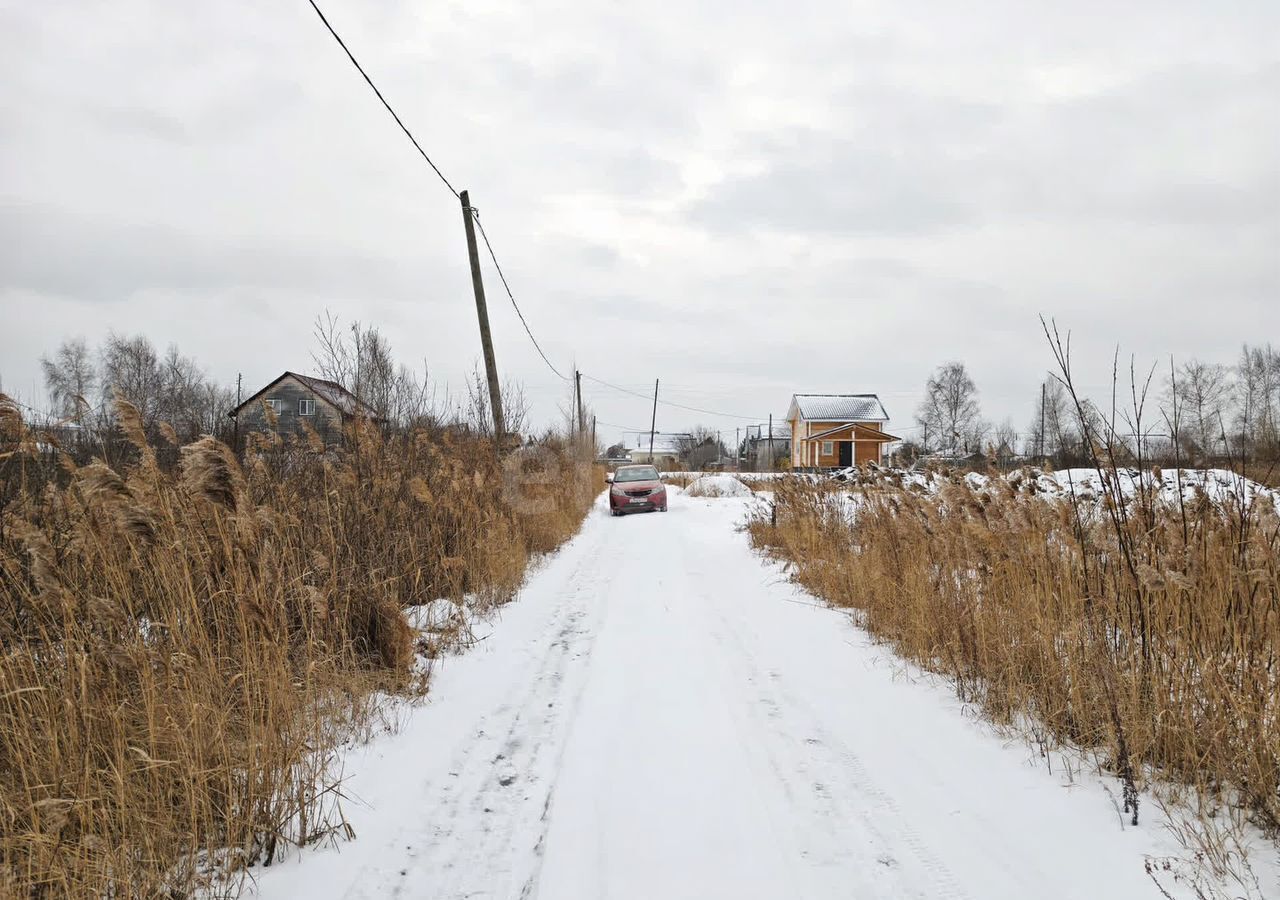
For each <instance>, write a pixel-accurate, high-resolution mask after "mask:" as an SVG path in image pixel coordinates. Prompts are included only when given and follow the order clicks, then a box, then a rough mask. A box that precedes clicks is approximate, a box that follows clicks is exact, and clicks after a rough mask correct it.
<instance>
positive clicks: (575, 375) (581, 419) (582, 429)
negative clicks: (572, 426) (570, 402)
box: [573, 369, 587, 437]
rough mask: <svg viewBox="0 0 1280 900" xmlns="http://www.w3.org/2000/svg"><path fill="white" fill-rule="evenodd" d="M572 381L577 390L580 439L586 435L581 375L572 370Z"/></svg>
mask: <svg viewBox="0 0 1280 900" xmlns="http://www.w3.org/2000/svg"><path fill="white" fill-rule="evenodd" d="M573 380H574V384H575V385H576V386H577V389H578V435H579V437H581V436H582V435H584V434H586V431H587V420H586V417H585V416H584V415H583V413H582V373H581V372H579V371H578V370H577V369H574V370H573Z"/></svg>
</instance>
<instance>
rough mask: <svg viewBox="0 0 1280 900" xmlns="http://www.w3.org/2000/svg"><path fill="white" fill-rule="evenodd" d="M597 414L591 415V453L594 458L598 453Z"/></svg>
mask: <svg viewBox="0 0 1280 900" xmlns="http://www.w3.org/2000/svg"><path fill="white" fill-rule="evenodd" d="M597 446H598V445H597V444H596V414H595V413H592V414H591V453H592V455H593V456H594V455H595V452H596V447H597Z"/></svg>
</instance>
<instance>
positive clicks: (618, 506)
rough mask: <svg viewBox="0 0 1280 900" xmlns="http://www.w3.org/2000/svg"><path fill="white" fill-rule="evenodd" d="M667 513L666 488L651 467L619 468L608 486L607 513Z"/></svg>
mask: <svg viewBox="0 0 1280 900" xmlns="http://www.w3.org/2000/svg"><path fill="white" fill-rule="evenodd" d="M655 509H656V510H659V511H660V512H666V511H667V486H666V485H665V484H663V483H662V479H661V478H660V477H659V476H658V470H657V469H655V468H654V467H653V466H619V467H618V471H616V472H614V473H613V484H612V485H610V486H609V512H611V513H612V514H613V515H615V516H620V515H622V514H623V513H629V512H635V511H637V510H646V511H649V512H652V511H653V510H655Z"/></svg>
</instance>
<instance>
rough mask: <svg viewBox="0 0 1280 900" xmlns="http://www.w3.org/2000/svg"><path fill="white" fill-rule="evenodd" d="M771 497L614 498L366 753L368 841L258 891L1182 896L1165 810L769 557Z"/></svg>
mask: <svg viewBox="0 0 1280 900" xmlns="http://www.w3.org/2000/svg"><path fill="white" fill-rule="evenodd" d="M748 505H749V501H746V500H741V499H725V500H717V501H708V500H698V499H693V498H687V497H685V496H684V495H682V494H678V493H675V492H672V496H671V500H670V512H669V513H668V514H666V515H661V514H655V515H647V516H646V515H641V516H628V517H626V518H622V519H612V518H610V517H609V515H608V509H607V505H606V504H605V500H604V498H603V497H602V498H601V501H600V502H599V503H598V504H597V506H596V508H595V509H594V510H593V512H592V514H591V515H590V516H589V518H588V520H587V522H586V523H585V525H584V527H583V529H582V532H581V533H580V534H579V535H578V536H577V537H575V538H574V539H573V540H572V541H571V542H569V544H567V545H566V546H565V547H564V548H563V549H562V550H561V551H560V552H559V553H558V554H557V555H556V556H554V557H553V558H551V559H550V560H549V561H548V562H547V564H546V565H544V566H543V567H542V568H541V569H540V570H539V571H538V572H537V573H536V574H535V575H534V576H533V577H532V579H531V580H530V582H529V584H528V585H527V587H526V589H525V590H524V591H523V593H522V595H521V596H520V598H519V599H517V600H516V601H515V602H513V603H511V604H510V605H508V606H507V607H505V608H504V610H503V612H502V615H501V618H500V619H499V620H498V621H496V622H494V623H493V625H492V630H491V631H490V632H489V633H488V634H487V635H478V637H479V642H478V643H477V644H476V645H475V646H474V647H473V649H471V650H470V651H468V652H467V653H465V654H463V655H461V656H457V657H446V658H445V660H444V661H443V663H442V664H441V667H440V668H438V669H437V671H436V674H435V676H434V680H433V682H432V688H431V694H430V697H429V699H428V701H427V702H426V703H425V704H423V705H421V706H418V707H415V708H411V709H406V710H404V712H403V727H402V730H401V731H400V732H399V733H397V734H394V735H388V736H384V737H381V738H378V739H376V740H375V741H373V742H372V743H371V744H369V745H366V746H363V747H360V748H358V749H355V750H353V751H351V752H350V753H349V754H348V757H347V759H346V760H345V770H346V772H347V773H348V774H349V779H348V781H347V782H346V783H345V784H344V786H343V789H344V794H345V796H346V797H347V798H348V799H347V801H346V802H345V804H344V806H345V810H346V813H347V816H348V817H349V819H350V821H351V823H352V825H353V827H354V829H355V832H356V835H357V837H356V839H355V840H354V841H349V842H341V843H339V844H337V846H326V847H323V848H319V849H311V850H307V851H305V852H302V853H301V854H297V855H295V856H293V857H291V858H290V859H288V860H286V861H284V862H280V863H277V864H275V865H273V866H271V867H269V868H265V869H264V868H259V869H257V870H255V873H254V875H255V878H256V885H255V887H254V890H255V891H257V893H258V894H259V895H260V896H261V897H263V898H268V900H285V898H303V897H305V898H308V900H325V898H386V897H406V898H432V900H460V898H493V900H506V898H512V900H515V898H537V900H659V898H661V900H693V898H698V900H708V898H726V900H727V898H733V900H780V898H810V900H823V898H841V900H844V898H864V900H871V898H886V900H887V898H894V900H898V898H930V900H933V898H953V900H958V898H972V900H1002V898H1009V900H1013V898H1017V900H1025V898H1028V897H1035V898H1043V900H1055V898H1058V900H1067V898H1073V900H1074V898H1082V897H1088V898H1125V900H1131V898H1153V900H1159V898H1160V896H1161V895H1160V893H1159V891H1158V890H1157V889H1156V887H1155V885H1154V884H1153V883H1152V882H1151V881H1150V880H1149V878H1148V877H1147V875H1146V874H1145V872H1144V861H1145V859H1146V858H1147V857H1149V856H1150V857H1165V856H1172V855H1175V854H1176V853H1177V852H1178V850H1179V848H1178V847H1177V845H1176V844H1175V843H1174V842H1173V839H1172V837H1171V836H1170V835H1169V833H1168V832H1167V830H1166V829H1165V828H1164V825H1163V821H1162V819H1161V817H1160V815H1159V814H1158V812H1157V811H1156V809H1155V808H1154V807H1155V804H1153V803H1146V804H1144V807H1143V809H1144V812H1143V818H1142V822H1141V824H1140V825H1139V826H1138V827H1130V826H1129V825H1128V824H1127V822H1126V821H1125V820H1124V819H1123V818H1122V817H1121V815H1120V814H1119V811H1118V808H1117V803H1116V797H1118V795H1119V788H1118V787H1117V786H1116V784H1115V781H1114V780H1113V779H1099V778H1096V777H1093V776H1091V775H1089V774H1087V773H1085V774H1083V775H1082V774H1079V773H1077V774H1076V775H1075V777H1074V778H1071V777H1064V776H1063V774H1062V767H1061V761H1060V760H1059V759H1057V758H1056V757H1055V758H1053V759H1052V760H1051V761H1052V771H1050V766H1049V765H1047V764H1046V760H1045V759H1044V758H1042V757H1040V756H1039V754H1037V753H1035V752H1033V751H1031V750H1029V749H1028V748H1027V747H1025V746H1024V745H1023V744H1021V743H1020V742H1017V741H1005V740H1001V739H1000V738H999V737H997V736H996V735H995V734H994V733H993V732H992V730H991V729H989V728H988V727H987V726H985V725H983V724H982V723H981V722H979V721H976V717H974V716H973V715H967V714H965V712H964V710H963V708H962V707H961V705H960V704H959V703H958V701H957V700H956V699H955V697H954V695H953V693H952V692H951V691H950V690H948V689H947V688H946V687H945V686H942V685H939V684H936V683H934V682H933V681H932V680H931V679H929V678H927V677H924V676H921V675H920V673H919V672H918V671H916V670H914V669H912V668H911V667H910V666H907V665H906V664H904V663H902V662H901V661H900V660H898V659H896V658H895V657H894V656H893V655H892V654H891V653H889V652H888V651H887V650H885V649H883V648H881V647H878V646H876V645H875V644H873V643H872V642H871V641H870V639H869V638H867V636H866V635H864V634H863V633H862V632H860V631H858V630H856V629H855V628H854V627H853V626H852V624H851V623H850V621H849V618H848V617H847V616H846V615H844V614H842V613H840V612H838V611H835V610H832V609H828V608H825V607H823V606H822V605H821V604H819V603H818V602H816V601H815V600H814V598H812V597H811V596H809V595H807V594H805V593H803V592H802V591H800V590H799V589H798V588H796V587H794V586H793V585H791V584H790V583H788V581H787V580H786V578H785V576H784V575H783V573H782V572H781V571H780V570H779V569H778V568H776V567H774V566H772V565H771V564H766V563H764V562H763V561H762V560H761V559H760V558H759V557H758V556H756V555H755V554H753V553H752V551H751V549H750V547H749V545H748V543H747V537H746V535H745V534H743V533H742V532H741V531H739V530H738V528H737V526H738V525H739V524H740V523H741V521H742V518H743V515H744V512H745V510H746V509H747V507H748ZM477 627H478V626H477ZM1259 855H1261V856H1267V854H1259ZM1166 887H1168V889H1169V890H1170V891H1171V893H1172V894H1173V896H1177V897H1183V896H1187V895H1186V894H1183V893H1179V891H1180V890H1181V887H1180V886H1178V885H1173V884H1171V883H1169V882H1168V880H1166Z"/></svg>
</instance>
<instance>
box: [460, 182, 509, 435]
mask: <svg viewBox="0 0 1280 900" xmlns="http://www.w3.org/2000/svg"><path fill="white" fill-rule="evenodd" d="M459 199H460V200H461V201H462V223H463V225H465V226H466V229H467V257H468V259H470V261H471V287H472V288H473V289H474V290H475V294H476V317H477V318H479V320H480V344H481V346H482V347H483V348H484V371H485V375H486V376H487V377H488V379H489V405H490V406H491V407H493V445H494V447H496V448H500V447H501V446H502V439H503V437H504V436H505V434H506V430H507V429H506V426H505V424H503V421H502V392H501V391H500V390H499V389H498V364H497V362H495V361H494V358H493V336H492V335H491V334H490V333H489V308H488V306H487V305H485V302H484V282H483V281H482V280H481V278H480V251H479V250H477V249H476V226H475V223H473V222H472V221H471V216H472V215H473V214H474V210H472V208H471V197H470V196H469V194H468V192H467V191H463V192H462V193H461V195H459Z"/></svg>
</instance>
